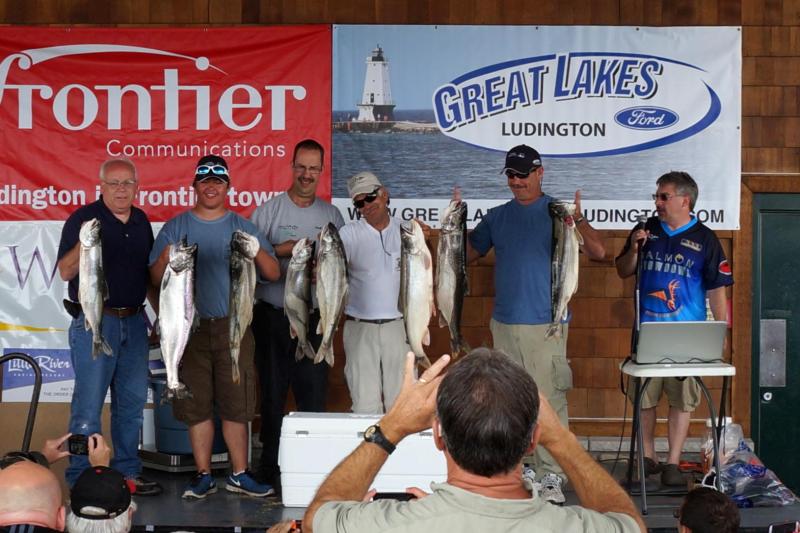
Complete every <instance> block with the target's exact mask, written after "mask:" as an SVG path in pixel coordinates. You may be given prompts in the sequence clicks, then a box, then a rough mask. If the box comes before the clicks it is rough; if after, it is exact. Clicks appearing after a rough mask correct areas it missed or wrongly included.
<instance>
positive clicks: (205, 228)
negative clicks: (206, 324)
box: [150, 211, 275, 318]
mask: <svg viewBox="0 0 800 533" xmlns="http://www.w3.org/2000/svg"><path fill="white" fill-rule="evenodd" d="M236 230H240V231H243V232H245V233H248V234H250V235H253V236H255V237H258V243H259V244H260V245H261V248H262V249H263V250H264V251H265V252H267V253H268V254H270V255H272V256H274V255H275V251H274V250H273V249H272V245H271V244H270V243H269V241H267V239H266V238H265V237H264V234H263V233H261V232H260V231H258V229H257V228H256V227H255V226H254V225H253V223H252V222H250V221H249V220H247V219H245V218H242V217H240V216H239V215H237V214H236V213H234V212H232V211H228V212H227V213H225V214H224V215H222V216H221V217H219V218H217V219H215V220H203V219H202V218H199V217H198V216H197V215H195V214H194V213H192V212H191V211H185V212H183V213H181V214H180V215H178V216H176V217H175V218H172V219H170V220H169V221H167V223H166V224H164V226H163V227H162V228H161V231H159V232H158V237H156V242H155V244H154V245H153V251H152V252H151V253H150V265H152V264H153V263H155V262H156V261H157V260H158V257H159V256H160V255H161V252H162V251H163V250H164V247H165V246H166V245H168V244H175V243H176V242H178V241H180V240H181V238H182V237H184V236H186V241H187V243H188V244H190V245H192V244H197V261H196V265H195V291H194V292H195V297H194V304H195V307H196V308H197V313H198V314H199V315H200V318H221V317H224V316H228V302H229V300H230V287H231V274H230V260H231V236H232V235H233V233H234V232H235V231H236ZM256 274H257V275H258V274H259V271H258V267H256Z"/></svg>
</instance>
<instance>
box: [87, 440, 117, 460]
mask: <svg viewBox="0 0 800 533" xmlns="http://www.w3.org/2000/svg"><path fill="white" fill-rule="evenodd" d="M87 444H88V446H89V464H90V465H92V466H108V465H110V464H111V448H109V447H108V444H107V443H106V439H104V438H103V436H102V435H101V434H100V433H95V434H94V435H90V436H89V442H88V443H87Z"/></svg>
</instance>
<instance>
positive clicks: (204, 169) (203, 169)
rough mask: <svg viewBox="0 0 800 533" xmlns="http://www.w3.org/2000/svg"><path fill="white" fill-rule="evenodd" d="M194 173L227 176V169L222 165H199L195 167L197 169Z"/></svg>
mask: <svg viewBox="0 0 800 533" xmlns="http://www.w3.org/2000/svg"><path fill="white" fill-rule="evenodd" d="M194 173H195V174H199V175H201V176H205V175H206V174H209V173H210V174H216V175H217V176H220V175H221V176H227V175H228V169H227V168H225V167H223V166H222V165H200V166H199V167H197V170H195V171H194Z"/></svg>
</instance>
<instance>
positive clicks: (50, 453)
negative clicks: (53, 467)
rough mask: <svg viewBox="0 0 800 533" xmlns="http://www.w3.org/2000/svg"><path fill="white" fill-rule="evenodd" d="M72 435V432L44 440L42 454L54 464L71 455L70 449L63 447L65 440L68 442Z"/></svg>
mask: <svg viewBox="0 0 800 533" xmlns="http://www.w3.org/2000/svg"><path fill="white" fill-rule="evenodd" d="M71 435H72V433H67V434H66V435H62V436H60V437H56V438H55V439H49V440H46V441H44V446H42V455H44V457H45V459H47V462H48V463H50V464H53V463H55V462H56V461H58V460H59V459H63V458H64V457H69V450H65V449H63V448H62V446H63V445H64V443H65V442H67V439H69V438H70V436H71Z"/></svg>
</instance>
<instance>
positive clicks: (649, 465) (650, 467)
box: [644, 457, 661, 476]
mask: <svg viewBox="0 0 800 533" xmlns="http://www.w3.org/2000/svg"><path fill="white" fill-rule="evenodd" d="M660 472H661V465H660V464H659V463H657V462H655V461H654V460H652V459H650V458H649V457H645V458H644V475H645V476H652V475H653V474H658V473H660Z"/></svg>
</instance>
